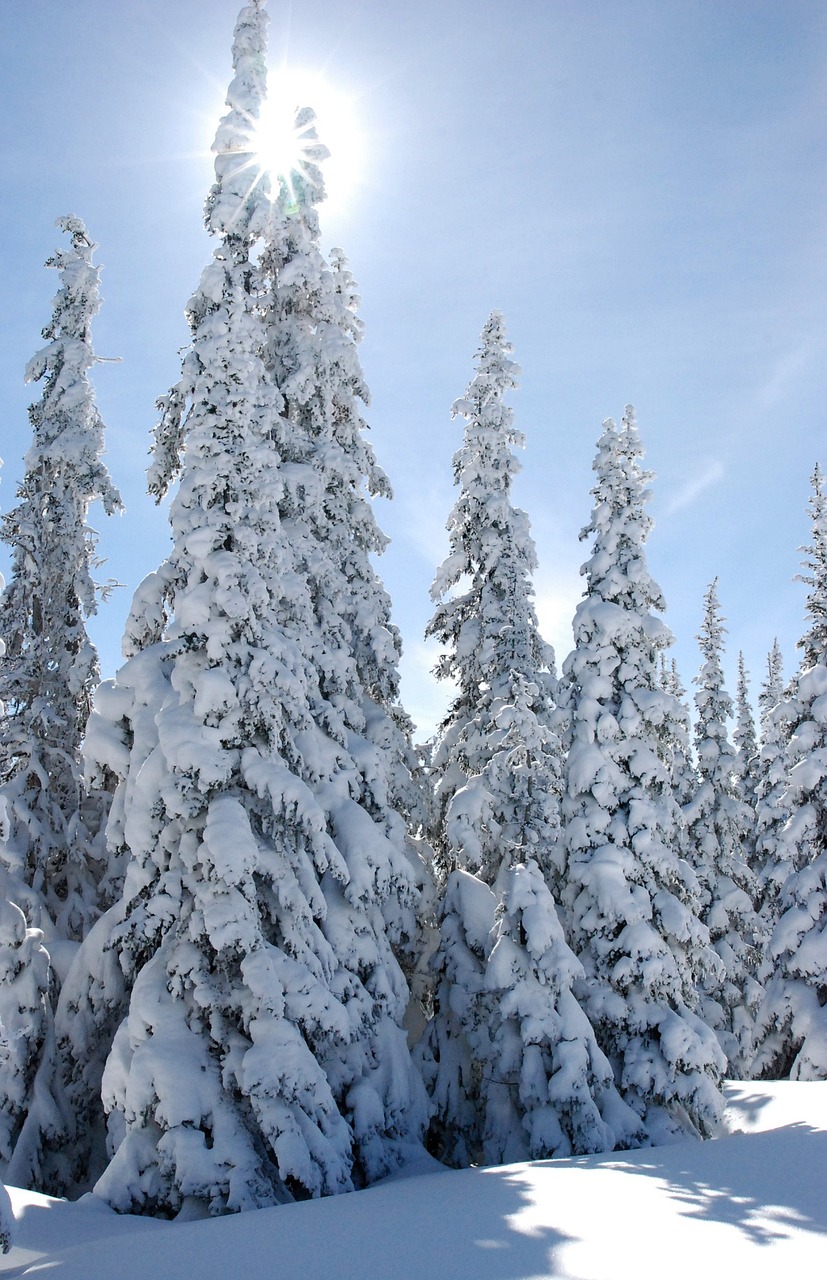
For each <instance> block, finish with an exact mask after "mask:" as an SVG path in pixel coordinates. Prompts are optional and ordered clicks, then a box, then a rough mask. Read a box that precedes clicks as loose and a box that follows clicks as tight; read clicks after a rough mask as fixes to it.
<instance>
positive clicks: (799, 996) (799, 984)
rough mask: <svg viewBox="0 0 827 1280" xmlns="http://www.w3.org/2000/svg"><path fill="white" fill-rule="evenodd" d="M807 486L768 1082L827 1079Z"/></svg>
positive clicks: (819, 576) (816, 569)
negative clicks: (801, 620) (803, 602)
mask: <svg viewBox="0 0 827 1280" xmlns="http://www.w3.org/2000/svg"><path fill="white" fill-rule="evenodd" d="M812 488H813V492H812V496H811V498H810V504H809V506H810V516H811V520H812V541H811V542H810V544H809V546H807V547H805V548H804V551H805V560H804V568H805V572H804V573H803V574H801V575H800V580H801V581H802V582H804V583H806V584H807V586H808V587H809V588H810V590H809V593H808V595H807V619H808V624H809V625H808V627H807V630H806V631H805V633H804V636H803V637H802V639H801V640H800V641H799V647H800V648H801V650H802V659H801V666H800V668H799V671H798V673H797V676H796V678H795V680H794V681H793V685H792V688H791V690H790V693H789V697H788V705H787V707H786V708H785V716H786V720H787V724H788V727H789V735H788V740H787V745H786V751H785V764H786V767H785V774H786V788H785V791H784V794H783V796H782V797H781V799H780V802H779V804H778V821H779V822H781V823H783V826H781V827H780V829H777V842H776V847H775V851H774V853H775V859H776V861H777V862H778V863H779V864H780V866H778V867H777V869H776V870H775V872H774V873H772V872H771V873H770V874H771V875H772V878H773V879H774V881H775V882H776V883H780V885H781V888H780V895H779V910H780V917H779V919H778V921H777V923H776V925H775V928H774V930H773V933H772V937H771V938H770V942H769V946H768V949H767V969H768V971H769V977H768V981H767V994H766V1000H765V1003H764V1007H763V1010H762V1015H761V1027H760V1038H761V1043H760V1046H759V1050H758V1053H757V1056H756V1061H755V1071H756V1074H757V1075H759V1076H763V1077H765V1078H769V1079H779V1078H783V1077H786V1076H787V1075H789V1076H790V1077H791V1078H792V1079H795V1080H825V1079H827V847H825V831H827V763H826V762H827V493H825V484H824V478H823V476H822V473H821V470H820V468H819V467H816V468H815V471H814V473H813V477H812ZM774 719H775V717H774ZM785 815H789V816H786V820H785ZM782 868H786V870H787V872H788V874H787V876H786V878H782Z"/></svg>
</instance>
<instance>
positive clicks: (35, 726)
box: [0, 217, 120, 940]
mask: <svg viewBox="0 0 827 1280" xmlns="http://www.w3.org/2000/svg"><path fill="white" fill-rule="evenodd" d="M58 226H59V227H60V228H61V229H62V230H64V231H65V232H66V233H67V234H68V235H69V237H70V245H69V247H68V248H66V249H59V250H58V251H57V252H56V253H55V254H54V255H53V257H51V258H49V259H48V261H47V264H46V265H47V266H49V267H53V268H54V269H56V270H57V272H58V275H59V278H60V288H59V290H58V292H57V295H56V296H55V299H54V303H53V312H52V318H51V320H50V322H49V324H48V325H46V327H45V328H44V330H43V337H44V338H45V339H46V345H45V346H44V347H43V348H42V349H41V350H40V351H39V352H38V353H37V355H35V356H34V357H33V358H32V360H31V361H30V362H29V364H28V366H27V369H26V379H27V381H31V382H38V381H41V380H42V381H43V393H42V395H41V398H40V399H39V400H38V401H37V402H36V403H35V404H33V405H32V406H31V408H30V410H29V418H30V420H31V424H32V429H33V441H32V445H31V448H30V449H29V451H28V453H27V454H26V458H25V463H24V466H25V474H24V478H23V481H22V483H21V485H20V487H19V490H18V495H17V497H18V503H17V506H16V507H14V508H13V510H11V511H10V512H9V513H8V514H7V515H6V516H4V518H3V523H2V531H1V532H0V537H2V540H3V541H4V542H5V543H6V544H7V545H8V546H9V547H10V548H11V575H10V578H9V583H8V587H7V589H6V591H5V592H4V595H3V598H2V602H0V635H2V638H3V640H4V642H5V646H6V653H5V658H4V660H3V663H2V664H0V698H2V700H3V702H4V703H5V707H6V715H5V718H4V720H3V722H2V730H1V731H0V810H2V841H0V860H2V862H3V863H4V864H5V866H6V867H7V868H8V869H9V870H10V871H11V872H12V874H14V875H16V876H17V877H18V878H19V879H20V880H22V881H24V882H25V884H26V885H27V886H29V888H30V889H31V891H32V892H31V893H28V894H26V896H25V901H20V902H19V905H20V907H21V908H22V909H23V911H24V912H25V914H26V916H27V921H28V924H29V925H30V926H31V927H34V928H42V929H43V930H44V931H45V934H46V937H47V940H48V939H49V938H50V937H51V936H52V934H53V932H54V931H55V930H56V933H57V936H58V937H62V938H71V939H76V940H77V939H79V938H81V937H82V936H83V934H84V933H85V931H86V930H87V929H88V927H89V924H90V923H91V921H93V920H94V919H95V917H96V915H97V914H98V902H97V889H96V880H97V879H98V878H99V877H100V875H101V874H102V868H101V867H100V866H95V864H94V857H93V855H94V854H95V852H97V850H96V849H95V848H94V837H95V835H96V833H97V831H98V830H99V828H100V825H101V821H102V817H103V814H102V812H101V806H100V805H99V804H98V803H97V802H96V798H95V797H94V796H88V795H86V794H85V792H84V789H83V786H82V770H81V768H80V765H79V754H80V744H81V738H82V736H83V732H84V728H85V725H86V719H87V716H88V714H89V707H90V701H91V696H92V691H93V689H94V687H95V685H96V684H97V681H98V678H99V673H98V664H97V655H96V653H95V649H94V647H93V645H92V643H91V641H90V640H89V637H88V635H87V632H86V626H85V619H86V618H88V617H89V616H90V615H91V614H93V613H94V612H95V610H96V592H95V584H94V582H93V580H92V572H91V571H92V567H93V564H94V551H95V535H94V533H93V531H92V530H91V529H90V528H89V526H88V524H87V514H88V510H89V506H90V504H91V503H92V502H94V501H100V502H101V503H102V504H103V506H104V509H105V510H106V512H107V513H110V514H111V513H112V512H113V511H115V510H117V509H119V507H120V498H119V496H118V493H117V491H116V489H115V488H114V486H113V484H112V481H111V479H110V477H109V473H108V471H107V469H106V467H105V465H104V463H103V461H102V458H101V455H102V452H103V423H102V421H101V417H100V414H99V412H98V409H97V407H96V405H95V398H94V394H93V391H92V386H91V384H90V382H89V377H88V373H89V369H90V368H91V367H92V365H93V364H95V361H96V357H95V354H94V351H93V349H92V340H91V334H90V329H91V323H92V319H93V317H94V316H95V315H96V313H97V311H98V310H99V308H100V294H99V268H98V267H96V266H94V265H93V263H92V255H93V251H94V249H95V247H96V246H95V245H94V244H93V243H92V241H91V240H90V239H89V236H88V234H87V232H86V228H85V227H84V225H83V223H82V222H81V221H80V220H79V219H78V218H75V217H65V218H60V219H59V220H58Z"/></svg>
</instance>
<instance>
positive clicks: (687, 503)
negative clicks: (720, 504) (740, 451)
mask: <svg viewBox="0 0 827 1280" xmlns="http://www.w3.org/2000/svg"><path fill="white" fill-rule="evenodd" d="M724 470H725V469H724V464H723V463H722V462H721V461H719V459H717V458H713V459H712V460H711V461H710V462H708V463H707V465H706V466H705V467H704V469H703V471H701V472H699V473H698V474H697V475H695V476H691V477H690V478H689V479H688V480H687V481H686V483H685V484H684V485H682V486H681V488H680V489H678V491H677V493H675V494H673V496H672V497H671V498H670V500H669V501H668V502H667V504H666V515H667V516H674V515H675V514H676V513H677V512H678V511H683V510H684V509H685V508H686V507H691V506H692V503H693V502H695V501H697V499H698V498H699V497H700V496H701V494H702V493H704V492H705V490H707V489H711V488H712V486H713V485H715V484H719V483H720V481H721V480H723V478H724Z"/></svg>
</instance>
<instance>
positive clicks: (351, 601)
mask: <svg viewBox="0 0 827 1280" xmlns="http://www.w3.org/2000/svg"><path fill="white" fill-rule="evenodd" d="M296 136H297V139H298V140H299V142H300V147H299V151H300V153H301V157H302V158H301V159H300V162H299V164H298V166H297V168H295V169H294V170H293V171H292V172H291V173H290V174H287V175H281V177H280V180H279V186H280V200H279V203H278V206H277V216H276V217H274V218H273V219H271V222H270V226H269V228H268V236H267V243H266V247H265V250H264V253H263V257H262V263H263V271H264V286H265V290H266V305H267V311H266V322H267V346H266V351H265V361H266V365H267V368H268V370H269V371H270V373H271V375H272V377H273V379H274V381H275V382H276V384H277V385H278V387H279V389H280V391H281V395H282V398H283V409H282V413H283V417H284V418H285V420H286V421H287V422H289V423H290V424H291V426H292V429H293V430H295V431H296V432H297V434H298V436H299V438H300V439H302V440H304V441H305V442H306V443H305V448H304V455H303V457H302V460H301V464H300V466H299V467H298V468H296V475H297V477H298V479H297V482H296V484H297V487H296V489H295V491H294V492H292V493H288V494H287V495H286V501H285V502H284V503H283V504H282V509H283V513H284V514H286V515H287V516H288V518H289V519H290V520H291V521H295V522H297V524H300V525H301V526H302V527H304V528H305V529H306V530H307V531H308V533H309V534H310V535H311V536H310V539H309V541H308V542H307V544H306V545H307V548H308V550H307V551H306V553H305V554H304V555H303V557H302V559H301V570H302V573H303V574H304V576H305V579H306V582H307V584H308V589H309V591H310V593H311V599H312V604H313V610H314V615H315V622H316V626H317V628H318V632H319V638H320V643H321V646H322V647H321V648H320V649H319V651H318V652H317V656H316V658H315V663H316V667H317V669H318V671H319V675H320V681H321V688H322V691H323V693H324V694H325V696H326V697H327V699H328V701H329V703H330V704H331V709H332V708H333V707H335V708H336V713H335V714H336V717H337V719H338V720H340V722H341V723H340V725H339V728H338V732H340V733H342V734H343V735H353V737H354V745H355V743H356V742H358V743H359V753H360V763H359V767H360V773H361V784H360V785H361V787H362V799H363V800H364V803H365V804H366V805H367V806H368V807H369V809H370V811H371V813H372V814H373V816H374V818H375V820H376V821H377V823H378V824H379V825H380V826H381V827H382V828H383V829H384V830H385V831H386V833H387V834H388V836H389V838H390V839H391V840H392V841H393V842H394V843H395V844H396V845H397V846H398V847H399V849H400V850H401V851H402V852H403V854H404V855H405V856H406V858H407V860H408V862H409V864H410V871H411V873H412V874H413V876H414V878H415V879H416V880H417V881H418V882H421V881H423V880H424V878H425V876H426V871H425V868H424V866H423V859H422V857H421V855H420V853H419V851H418V848H417V845H416V842H415V841H413V840H412V839H411V838H410V833H411V832H412V831H414V830H416V829H418V828H420V827H421V826H422V825H423V824H424V821H425V812H424V797H423V794H422V790H421V787H420V785H419V784H418V783H417V782H416V781H415V776H416V775H417V773H418V762H417V759H416V757H415V754H414V751H413V747H412V744H411V735H412V731H413V725H412V724H411V722H410V720H409V718H408V716H407V715H406V713H405V711H404V709H403V708H402V707H401V705H400V703H399V659H400V657H401V640H400V636H399V632H398V630H397V628H396V626H395V625H394V624H393V622H392V620H391V602H390V598H389V596H388V594H387V591H386V590H385V588H384V585H383V584H382V581H381V579H380V577H379V575H378V573H377V571H376V569H375V568H374V566H373V563H372V560H371V557H372V556H374V555H380V554H381V553H382V552H383V551H384V549H385V547H386V546H387V542H388V539H387V538H386V536H385V535H384V534H383V533H382V531H381V529H380V528H379V527H378V524H377V522H376V517H375V515H374V512H373V507H372V505H371V502H370V499H371V498H373V497H377V496H382V497H385V498H390V497H391V496H392V491H391V486H390V483H389V481H388V478H387V476H386V475H385V473H384V472H383V471H382V469H381V467H379V466H378V464H377V461H376V457H375V455H374V451H373V449H372V447H371V445H370V443H369V441H368V440H367V438H366V434H365V433H366V431H367V424H366V422H365V420H364V418H363V416H362V412H361V406H365V407H366V406H367V405H368V404H369V401H370V393H369V391H368V388H367V386H366V383H365V378H364V374H363V371H362V368H361V364H360V360H359V344H360V342H361V339H362V334H363V329H364V326H363V324H362V321H361V320H360V318H359V316H358V312H357V308H358V305H359V297H358V293H357V287H356V283H355V281H354V279H353V276H352V274H351V272H350V268H349V265H348V262H347V259H346V258H345V255H344V253H343V252H342V250H341V249H333V250H332V252H331V263H330V265H329V266H328V264H327V263H326V262H325V260H324V258H323V255H322V253H321V249H320V244H319V238H320V232H319V219H318V213H317V205H318V204H319V203H320V202H321V201H322V200H323V199H324V182H323V177H322V173H321V170H320V167H319V162H320V161H321V160H323V159H324V158H325V156H326V155H327V150H326V148H324V147H323V146H322V145H321V144H320V143H319V142H318V140H317V137H316V130H315V121H314V117H313V114H312V112H310V111H309V110H301V111H299V113H298V114H297V118H296ZM320 548H321V550H320ZM331 714H332V710H331ZM401 814H405V815H406V820H403V819H402V817H401ZM406 897H408V895H402V898H400V896H399V895H398V894H394V895H390V896H389V897H388V899H387V901H386V903H385V908H384V909H385V911H386V913H387V924H388V928H389V929H390V931H391V934H392V936H393V937H394V939H395V940H396V945H397V948H398V950H399V954H400V958H401V959H402V960H403V962H404V964H405V967H406V969H408V971H410V969H411V968H412V967H413V964H414V962H415V956H416V953H417V944H418V940H419V934H418V931H417V921H416V919H415V915H414V912H413V911H412V910H411V909H410V905H408V906H407V907H405V908H404V910H403V911H402V913H401V914H400V913H399V910H398V909H399V907H400V905H401V904H402V900H403V898H406ZM394 912H396V914H394Z"/></svg>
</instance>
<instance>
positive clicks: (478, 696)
mask: <svg viewBox="0 0 827 1280" xmlns="http://www.w3.org/2000/svg"><path fill="white" fill-rule="evenodd" d="M511 356H512V348H511V345H510V344H509V343H508V341H507V339H506V335H505V326H504V322H503V318H502V316H501V315H500V314H499V312H496V311H495V312H493V313H492V314H491V316H490V317H489V319H488V321H487V323H486V325H485V328H484V329H483V332H482V339H481V346H480V350H479V352H478V354H477V358H476V362H475V363H476V374H475V376H474V378H473V379H472V381H471V383H470V385H469V386H468V388H467V390H466V393H465V396H464V397H463V398H462V399H460V400H457V401H456V402H455V404H454V405H453V408H452V413H453V415H454V416H455V417H456V416H460V417H462V418H464V419H465V432H464V439H463V444H462V447H461V448H460V449H459V450H458V451H457V453H456V454H455V455H454V460H453V465H454V482H455V484H457V485H458V486H459V490H460V492H459V496H458V498H457V501H456V503H455V505H454V508H453V510H452V512H451V515H450V517H449V519H448V525H447V527H448V532H449V537H450V544H449V545H450V550H449V554H448V556H447V558H446V560H445V561H444V562H443V564H442V565H441V566H440V568H439V570H438V571H437V575H436V578H435V580H434V584H433V586H432V588H431V596H432V598H433V599H434V600H435V601H436V602H437V608H436V611H435V613H434V616H433V618H432V619H431V621H430V623H429V624H428V628H427V634H428V635H429V636H435V637H437V639H439V640H440V641H441V643H442V644H443V645H445V646H446V648H445V650H444V652H443V653H442V655H441V656H440V659H439V661H438V663H437V666H436V675H437V676H438V677H439V678H440V679H453V680H455V681H456V684H457V694H456V697H455V698H454V700H453V702H452V704H451V706H450V708H449V710H448V714H447V716H446V717H445V719H444V721H443V723H442V724H441V725H440V729H439V735H438V738H437V741H436V743H435V747H434V752H433V760H432V776H433V779H434V782H435V788H436V796H437V816H436V822H435V827H434V831H433V838H434V843H435V847H436V849H437V853H438V860H439V865H440V866H441V868H442V870H443V878H444V875H445V874H447V872H448V871H449V870H450V869H452V868H453V867H456V866H460V867H466V868H467V867H470V868H471V869H472V870H473V871H479V872H480V873H481V875H482V878H483V879H484V880H485V881H486V882H487V883H489V884H493V882H494V880H495V878H496V875H497V872H498V870H499V867H500V864H501V861H502V852H503V845H504V841H505V842H506V843H508V842H510V843H511V845H512V847H516V846H517V845H519V844H520V843H521V842H522V841H525V840H527V841H529V842H530V845H528V846H524V847H525V848H526V850H527V854H526V856H536V858H537V860H538V861H539V862H540V863H541V864H542V865H543V868H544V870H545V871H546V872H547V873H548V872H549V871H550V870H551V867H552V862H553V857H554V854H555V853H556V845H557V842H558V839H559V833H558V824H559V819H558V814H557V803H556V801H557V798H558V797H559V792H560V782H559V773H560V760H559V753H560V748H559V742H558V740H557V736H556V734H555V733H554V732H553V731H552V730H551V728H550V721H551V711H552V707H553V698H554V690H555V686H556V679H555V672H554V654H553V652H552V650H551V648H550V646H548V645H547V644H546V643H545V642H544V641H543V639H542V637H541V636H540V633H539V629H538V626H537V617H536V614H535V611H534V603H533V586H532V582H531V574H532V573H533V571H534V569H535V567H536V552H535V549H534V542H533V539H532V537H531V531H530V527H529V523H528V517H527V516H526V514H525V512H524V511H520V510H519V509H518V508H516V507H514V506H513V504H512V501H511V489H512V483H513V479H514V476H515V475H516V474H517V472H518V470H519V466H520V464H519V462H518V460H517V457H516V456H515V453H514V446H515V445H516V446H522V445H523V444H524V437H523V434H522V432H520V431H518V430H517V429H516V427H515V425H514V413H513V410H512V409H511V408H510V406H509V405H507V404H506V403H505V396H506V395H507V393H508V392H509V391H510V390H511V389H513V388H514V387H516V385H517V377H518V375H519V369H518V368H517V366H516V365H515V363H514V361H513V360H512V358H511ZM519 706H522V708H523V710H522V718H523V719H525V722H526V723H525V724H524V725H523V726H522V731H523V732H524V733H525V732H528V733H530V734H531V736H532V738H533V739H534V741H533V744H532V746H533V752H534V754H533V756H532V759H531V762H530V766H529V767H530V768H531V769H533V770H534V771H536V770H537V769H538V768H542V769H544V770H545V776H544V778H535V779H533V780H532V781H531V783H530V784H528V785H527V786H525V787H524V791H525V795H524V797H523V801H524V803H525V802H529V803H530V802H531V800H530V798H531V797H533V805H534V812H533V813H532V814H530V815H529V814H526V815H525V816H524V817H523V818H522V819H521V821H520V823H519V824H518V826H516V827H514V818H515V816H516V814H515V812H514V806H513V800H512V798H511V790H510V789H511V787H512V783H513V781H514V780H515V779H516V775H515V778H513V779H512V778H509V779H508V780H507V782H506V784H505V787H504V788H500V789H499V794H498V796H497V798H496V800H494V801H493V803H494V810H498V811H497V812H495V811H492V813H491V815H490V817H489V818H488V819H483V818H482V815H481V814H478V815H474V814H473V812H472V811H471V810H470V809H469V806H471V808H473V806H474V804H475V803H477V804H482V805H485V804H486V803H487V804H488V805H489V807H490V806H491V803H492V800H493V797H492V796H491V794H490V792H491V786H492V785H493V784H494V779H493V777H492V776H491V775H490V771H489V773H488V774H486V778H485V783H481V782H479V781H475V783H474V784H473V786H472V788H471V792H470V793H469V791H468V788H467V784H468V779H469V778H471V777H474V778H475V779H478V778H479V777H480V775H481V774H483V772H484V771H485V770H487V769H488V767H489V765H490V764H491V761H492V760H493V758H494V757H495V756H497V755H498V753H499V752H500V749H501V745H502V743H503V741H504V738H505V736H506V733H507V732H508V731H509V730H510V731H511V732H512V737H513V736H514V735H516V733H518V732H519V730H518V729H517V727H516V722H517V720H518V719H520V718H521V717H520V713H519V712H518V711H517V710H516V708H517V707H519ZM509 707H510V708H512V710H511V711H508V712H507V713H506V715H507V719H508V722H509V723H508V725H506V724H502V725H500V726H499V727H497V719H498V717H499V716H500V715H502V714H503V713H504V709H505V708H509ZM531 721H535V722H536V723H530V722H531ZM481 788H483V789H484V790H485V791H486V795H487V799H486V798H485V797H483V796H482V792H481ZM460 792H462V798H461V799H460V798H458V795H459V793H460ZM449 815H450V816H449ZM503 822H506V823H509V824H511V826H512V827H514V830H512V831H510V832H503V831H502V830H501V827H502V824H503ZM521 831H524V832H525V833H526V834H525V835H524V836H523V835H521V834H520V832H521ZM529 833H530V834H529ZM532 846H537V850H536V854H532V852H531V847H532Z"/></svg>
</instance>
